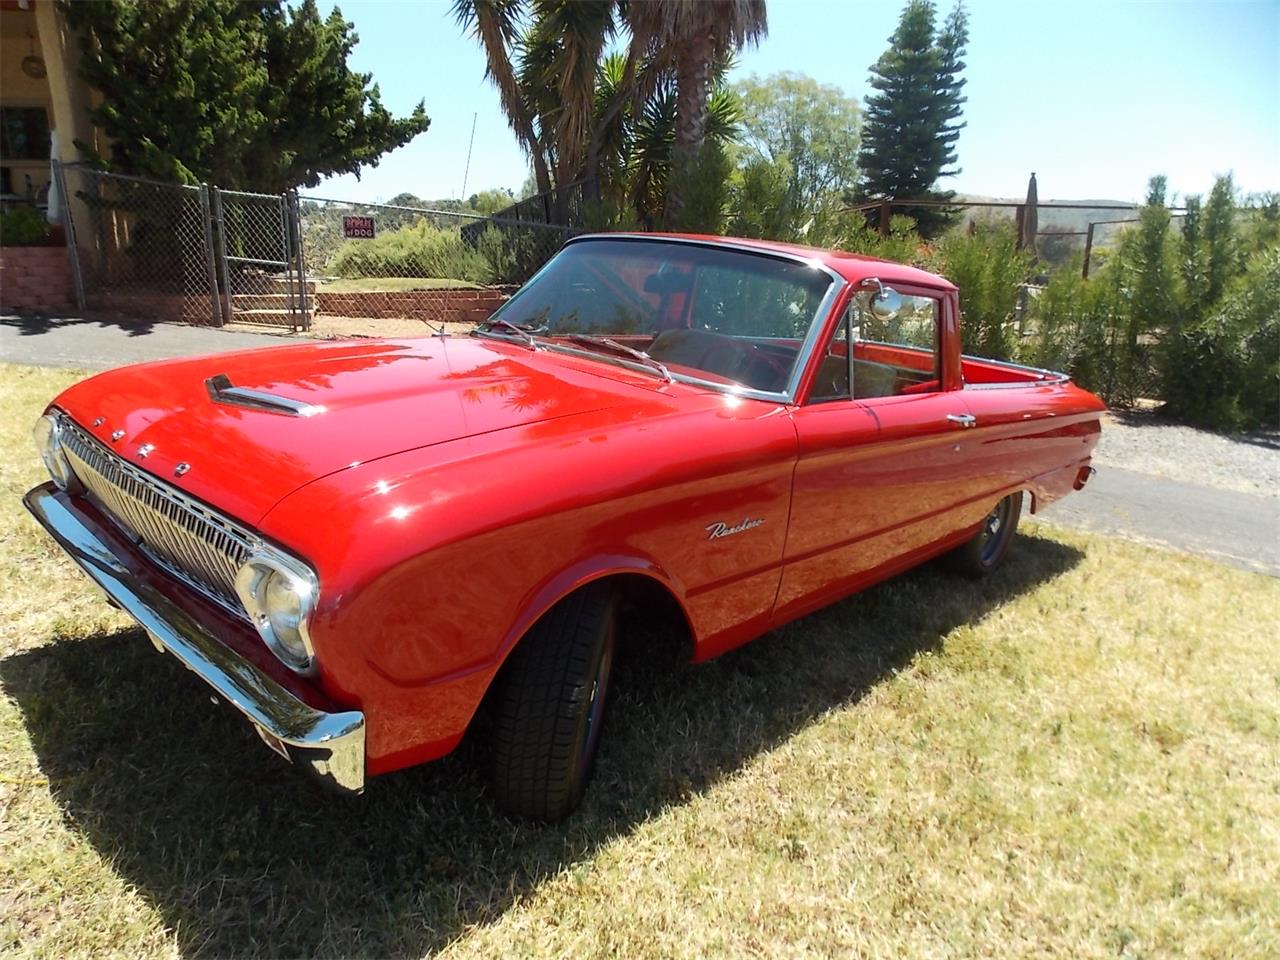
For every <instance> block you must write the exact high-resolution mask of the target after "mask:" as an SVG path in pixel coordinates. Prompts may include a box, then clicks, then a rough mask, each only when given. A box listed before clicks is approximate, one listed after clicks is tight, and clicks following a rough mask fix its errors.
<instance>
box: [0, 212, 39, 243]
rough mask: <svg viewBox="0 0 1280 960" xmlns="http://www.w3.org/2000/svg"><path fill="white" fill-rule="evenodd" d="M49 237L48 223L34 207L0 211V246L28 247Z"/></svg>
mask: <svg viewBox="0 0 1280 960" xmlns="http://www.w3.org/2000/svg"><path fill="white" fill-rule="evenodd" d="M48 239H49V224H48V222H47V221H46V220H45V218H44V216H43V214H41V213H40V211H39V210H37V209H36V208H35V207H26V206H20V207H14V208H13V209H11V210H6V211H4V212H3V213H0V246H4V247H29V246H33V245H35V244H39V243H43V242H44V241H45V240H48Z"/></svg>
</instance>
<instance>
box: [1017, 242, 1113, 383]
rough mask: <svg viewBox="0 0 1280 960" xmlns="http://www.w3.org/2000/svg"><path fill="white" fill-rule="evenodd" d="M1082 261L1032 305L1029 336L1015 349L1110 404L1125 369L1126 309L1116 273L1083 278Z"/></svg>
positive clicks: (1058, 275)
mask: <svg viewBox="0 0 1280 960" xmlns="http://www.w3.org/2000/svg"><path fill="white" fill-rule="evenodd" d="M1080 267H1081V262H1080V257H1076V258H1075V259H1074V260H1073V261H1069V262H1068V263H1067V265H1066V266H1064V267H1063V268H1062V269H1061V270H1058V271H1055V272H1054V273H1053V274H1052V275H1051V276H1050V278H1049V283H1048V284H1047V285H1046V286H1045V287H1044V289H1043V290H1041V291H1040V293H1039V295H1038V296H1035V297H1033V298H1032V299H1031V302H1030V305H1029V307H1028V311H1027V312H1028V324H1029V328H1030V335H1029V336H1028V337H1027V338H1026V339H1024V340H1022V341H1021V342H1020V343H1019V346H1018V350H1017V351H1016V354H1017V359H1018V360H1019V362H1021V363H1029V364H1031V365H1032V366H1036V367H1045V368H1047V369H1050V370H1061V371H1063V372H1065V373H1067V374H1069V375H1070V376H1071V378H1072V379H1073V380H1075V382H1076V383H1078V384H1080V385H1081V386H1083V387H1085V388H1086V389H1089V390H1092V391H1094V392H1096V393H1097V394H1098V395H1099V396H1101V397H1102V398H1103V399H1104V400H1106V401H1107V402H1108V403H1110V402H1113V401H1114V398H1115V397H1116V396H1117V395H1118V392H1119V386H1120V380H1121V376H1122V372H1123V369H1124V364H1123V363H1122V361H1121V358H1122V356H1123V355H1124V311H1123V301H1122V298H1121V296H1120V290H1119V289H1118V288H1117V286H1116V284H1115V283H1114V278H1113V276H1112V275H1108V274H1103V275H1101V276H1100V275H1098V274H1096V273H1095V275H1094V276H1093V277H1092V278H1090V279H1085V278H1084V277H1082V276H1081V271H1080Z"/></svg>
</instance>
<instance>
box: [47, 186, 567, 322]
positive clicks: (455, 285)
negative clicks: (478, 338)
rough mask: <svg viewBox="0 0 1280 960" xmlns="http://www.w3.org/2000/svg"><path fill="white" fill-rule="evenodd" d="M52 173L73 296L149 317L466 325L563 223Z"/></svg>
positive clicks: (541, 255) (548, 249)
mask: <svg viewBox="0 0 1280 960" xmlns="http://www.w3.org/2000/svg"><path fill="white" fill-rule="evenodd" d="M59 175H60V177H61V182H62V184H63V187H62V190H63V193H64V197H63V213H64V222H65V223H66V227H67V235H68V237H67V239H68V243H69V244H70V245H71V249H72V252H73V254H74V255H73V256H72V258H71V260H72V266H73V274H75V276H74V278H73V279H74V280H75V283H76V286H77V295H78V299H79V301H80V304H81V306H82V308H85V309H88V310H91V311H98V312H107V313H112V314H116V315H123V316H129V317H135V318H139V319H147V320H167V321H178V322H184V323H194V324H213V325H221V324H225V323H250V324H256V325H265V326H271V327H284V328H289V329H301V330H314V331H315V332H317V333H319V334H320V335H322V336H324V335H350V334H363V335H371V336H377V335H387V336H397V335H414V334H421V333H425V332H428V330H429V329H439V328H441V327H443V328H445V329H450V330H456V329H463V328H468V327H470V326H472V325H474V324H476V323H478V322H480V321H483V320H485V319H486V318H487V317H488V316H489V315H490V314H492V313H493V311H494V310H496V309H497V308H498V306H500V305H501V304H502V303H503V302H504V301H505V300H506V299H507V297H509V296H510V295H511V292H512V291H513V290H514V289H515V288H517V287H518V286H519V285H520V284H522V283H524V281H526V280H527V279H529V277H531V276H532V275H533V274H534V273H535V272H537V270H539V269H540V268H541V267H542V265H543V264H545V263H546V262H547V261H548V260H549V259H550V258H551V256H552V255H553V254H554V253H555V252H556V251H557V250H558V249H559V248H560V246H561V245H562V244H563V243H564V241H565V240H566V239H567V238H568V237H569V236H570V235H571V234H572V233H573V232H574V230H573V228H570V227H566V226H559V225H554V224H549V223H545V222H539V221H538V220H537V219H534V218H533V216H534V213H536V211H523V212H524V213H528V214H529V216H530V219H517V218H515V217H511V216H482V215H480V214H474V213H467V212H463V211H457V210H439V209H433V208H430V207H425V206H422V207H418V206H396V205H393V204H382V203H361V202H352V201H345V200H341V199H332V198H321V197H298V196H297V194H295V193H286V194H278V195H277V194H260V193H247V192H244V191H237V190H223V189H220V188H218V187H214V186H206V185H200V186H188V185H181V184H173V183H162V182H159V181H155V180H147V179H143V178H140V177H131V176H123V175H120V174H112V173H105V172H102V171H99V170H95V169H91V168H88V167H84V166H78V165H64V166H63V167H61V169H60V173H59ZM508 212H510V211H508ZM426 325H429V327H428V326H426Z"/></svg>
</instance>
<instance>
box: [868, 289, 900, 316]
mask: <svg viewBox="0 0 1280 960" xmlns="http://www.w3.org/2000/svg"><path fill="white" fill-rule="evenodd" d="M875 284H876V286H877V287H879V289H878V290H877V291H876V292H875V293H873V294H872V295H871V302H870V304H869V305H868V309H870V311H871V315H872V316H873V317H875V318H876V319H877V320H881V321H889V320H892V319H893V318H894V317H896V316H897V315H898V314H899V312H901V310H902V294H900V293H899V292H898V291H897V290H895V289H893V287H886V286H885V285H884V284H882V283H881V282H880V281H879V280H876V281H875Z"/></svg>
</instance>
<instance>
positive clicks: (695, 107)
mask: <svg viewBox="0 0 1280 960" xmlns="http://www.w3.org/2000/svg"><path fill="white" fill-rule="evenodd" d="M714 52H715V45H714V41H713V39H712V36H711V34H710V33H707V34H704V35H703V36H700V37H694V38H693V39H691V40H690V41H689V43H688V44H687V45H686V46H684V47H683V49H681V50H680V51H679V53H678V54H677V55H676V145H675V151H674V153H673V155H672V157H671V174H670V176H669V177H668V178H667V198H666V210H665V214H664V220H665V222H666V223H667V224H668V225H670V224H671V223H673V222H674V221H675V220H677V219H678V218H679V216H680V212H681V210H682V209H683V208H684V198H683V197H682V196H681V190H682V188H683V183H682V181H683V180H684V178H685V176H686V175H687V172H688V170H689V167H690V165H691V164H692V163H693V162H694V161H695V160H696V158H697V156H698V153H699V151H700V150H701V149H702V143H703V141H704V140H705V139H706V135H707V97H708V95H709V93H710V90H711V66H712V65H711V58H712V55H713V53H714Z"/></svg>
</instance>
